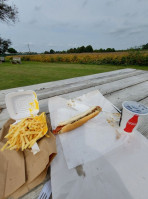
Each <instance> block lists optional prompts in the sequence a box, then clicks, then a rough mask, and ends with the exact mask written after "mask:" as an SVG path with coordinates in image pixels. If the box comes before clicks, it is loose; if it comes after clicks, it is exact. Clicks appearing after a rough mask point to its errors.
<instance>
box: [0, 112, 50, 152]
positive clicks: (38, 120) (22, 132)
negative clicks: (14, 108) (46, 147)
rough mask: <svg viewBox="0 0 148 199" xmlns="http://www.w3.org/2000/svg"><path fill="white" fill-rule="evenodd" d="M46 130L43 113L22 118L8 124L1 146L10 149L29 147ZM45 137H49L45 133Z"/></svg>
mask: <svg viewBox="0 0 148 199" xmlns="http://www.w3.org/2000/svg"><path fill="white" fill-rule="evenodd" d="M47 131H48V127H47V123H46V116H45V113H42V114H41V115H39V116H31V117H28V118H25V119H22V120H21V121H20V122H19V123H17V124H12V125H10V129H9V132H8V134H7V135H6V136H5V138H7V139H8V141H7V142H6V144H5V145H4V146H3V147H2V148H1V151H4V150H5V149H10V150H14V149H15V150H17V151H18V150H22V151H23V150H25V149H27V148H31V147H32V146H33V145H34V144H35V142H36V141H37V140H38V139H40V138H41V137H43V136H44V135H45V134H46V133H47ZM46 137H50V136H49V135H46Z"/></svg>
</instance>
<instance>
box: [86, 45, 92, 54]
mask: <svg viewBox="0 0 148 199" xmlns="http://www.w3.org/2000/svg"><path fill="white" fill-rule="evenodd" d="M85 52H90V53H91V52H93V47H92V46H91V45H88V46H86V48H85Z"/></svg>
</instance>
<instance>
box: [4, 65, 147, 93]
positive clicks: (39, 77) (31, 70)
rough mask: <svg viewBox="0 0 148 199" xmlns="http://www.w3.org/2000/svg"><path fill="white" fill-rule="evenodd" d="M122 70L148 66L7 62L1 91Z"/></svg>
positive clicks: (145, 68)
mask: <svg viewBox="0 0 148 199" xmlns="http://www.w3.org/2000/svg"><path fill="white" fill-rule="evenodd" d="M121 68H136V69H141V70H142V69H143V70H148V67H147V66H118V65H94V64H93V65H91V64H65V63H48V62H34V61H23V62H22V64H11V63H10V62H5V63H2V64H0V71H1V73H0V80H1V82H0V89H1V90H2V89H8V88H14V87H19V86H27V85H32V84H38V83H43V82H49V81H55V80H61V79H67V78H72V77H78V76H84V75H91V74H95V73H102V72H107V71H112V70H118V69H121Z"/></svg>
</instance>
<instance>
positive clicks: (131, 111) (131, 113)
mask: <svg viewBox="0 0 148 199" xmlns="http://www.w3.org/2000/svg"><path fill="white" fill-rule="evenodd" d="M122 107H123V110H122V116H121V121H120V129H122V130H123V131H124V132H126V133H132V132H134V130H135V129H137V127H138V123H139V117H140V116H142V115H148V107H146V106H145V105H143V104H141V103H138V102H135V101H125V102H123V103H122Z"/></svg>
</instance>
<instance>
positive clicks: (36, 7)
mask: <svg viewBox="0 0 148 199" xmlns="http://www.w3.org/2000/svg"><path fill="white" fill-rule="evenodd" d="M41 9H42V6H41V5H36V6H35V7H34V10H35V11H40V10H41Z"/></svg>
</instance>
